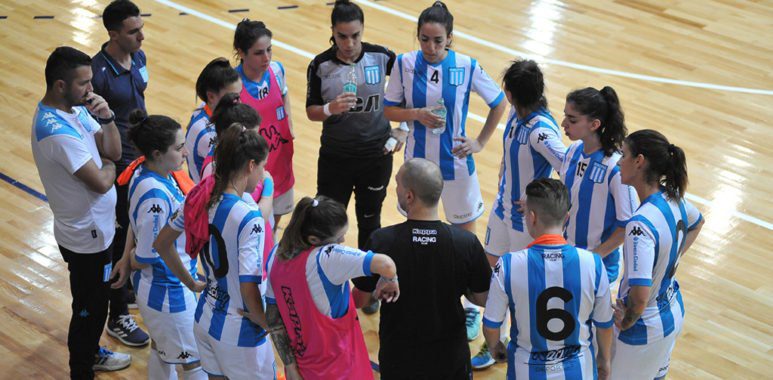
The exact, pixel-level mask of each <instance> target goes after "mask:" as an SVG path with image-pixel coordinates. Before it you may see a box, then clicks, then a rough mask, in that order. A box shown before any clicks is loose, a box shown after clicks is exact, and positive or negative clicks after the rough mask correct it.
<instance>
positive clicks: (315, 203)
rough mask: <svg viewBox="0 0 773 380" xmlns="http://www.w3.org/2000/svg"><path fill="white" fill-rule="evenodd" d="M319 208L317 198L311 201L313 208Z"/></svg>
mask: <svg viewBox="0 0 773 380" xmlns="http://www.w3.org/2000/svg"><path fill="white" fill-rule="evenodd" d="M317 206H319V201H318V200H317V199H316V198H315V199H312V200H311V207H317Z"/></svg>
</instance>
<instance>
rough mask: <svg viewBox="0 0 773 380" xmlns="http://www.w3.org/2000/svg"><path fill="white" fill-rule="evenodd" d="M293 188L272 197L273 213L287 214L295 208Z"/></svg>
mask: <svg viewBox="0 0 773 380" xmlns="http://www.w3.org/2000/svg"><path fill="white" fill-rule="evenodd" d="M294 200H295V189H294V188H290V190H287V191H285V193H284V194H282V195H280V196H278V197H275V198H274V215H287V214H289V213H291V212H293V209H294V208H295V202H294Z"/></svg>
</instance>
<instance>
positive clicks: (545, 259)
mask: <svg viewBox="0 0 773 380" xmlns="http://www.w3.org/2000/svg"><path fill="white" fill-rule="evenodd" d="M560 240H563V239H560ZM535 242H536V243H538V245H533V246H531V247H530V248H527V249H525V250H521V251H518V252H514V253H507V254H505V255H504V256H502V257H501V258H500V259H499V261H498V262H497V264H496V266H495V267H494V273H493V275H492V278H491V286H490V289H489V294H488V300H487V302H486V310H485V312H484V315H483V324H484V326H487V327H489V328H499V327H500V326H501V325H502V323H503V321H504V318H505V315H506V312H507V311H508V309H509V311H510V319H511V327H510V338H511V341H510V344H509V345H508V347H507V356H508V379H510V378H519V379H520V378H528V379H592V378H595V374H596V359H595V356H596V355H595V348H594V347H593V330H592V328H591V322H593V324H594V325H596V326H597V327H599V328H610V327H612V324H613V310H612V299H611V295H610V292H609V282H608V280H607V276H606V272H605V269H604V265H603V264H602V262H601V258H600V257H599V256H598V255H594V254H593V253H591V252H588V251H585V250H583V249H579V248H575V247H572V246H571V245H568V244H564V245H539V241H535Z"/></svg>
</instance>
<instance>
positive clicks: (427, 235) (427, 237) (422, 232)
mask: <svg viewBox="0 0 773 380" xmlns="http://www.w3.org/2000/svg"><path fill="white" fill-rule="evenodd" d="M411 232H412V233H413V242H414V243H419V244H421V245H427V244H429V243H437V230H432V229H423V228H414V229H413V230H412V231H411Z"/></svg>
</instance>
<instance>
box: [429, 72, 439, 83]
mask: <svg viewBox="0 0 773 380" xmlns="http://www.w3.org/2000/svg"><path fill="white" fill-rule="evenodd" d="M429 81H430V82H432V83H435V84H437V83H438V82H440V75H439V74H438V71H437V70H435V72H434V73H432V76H431V77H429Z"/></svg>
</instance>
